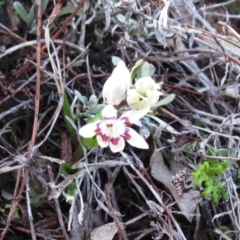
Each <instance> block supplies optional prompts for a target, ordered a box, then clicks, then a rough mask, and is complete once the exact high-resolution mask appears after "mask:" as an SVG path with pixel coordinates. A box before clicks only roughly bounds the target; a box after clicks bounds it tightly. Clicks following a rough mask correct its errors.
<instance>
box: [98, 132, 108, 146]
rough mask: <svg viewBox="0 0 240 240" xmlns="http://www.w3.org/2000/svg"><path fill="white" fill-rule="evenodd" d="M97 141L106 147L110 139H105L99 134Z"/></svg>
mask: <svg viewBox="0 0 240 240" xmlns="http://www.w3.org/2000/svg"><path fill="white" fill-rule="evenodd" d="M97 141H98V144H99V146H100V147H102V148H105V147H107V146H108V145H109V141H108V140H107V141H105V140H103V138H102V136H100V135H98V136H97Z"/></svg>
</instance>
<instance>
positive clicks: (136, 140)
mask: <svg viewBox="0 0 240 240" xmlns="http://www.w3.org/2000/svg"><path fill="white" fill-rule="evenodd" d="M127 134H128V136H130V138H129V137H127V139H126V141H127V142H128V143H129V144H130V145H132V146H133V147H136V148H141V149H148V148H149V146H148V144H147V142H146V141H145V140H144V139H143V137H142V136H141V135H139V134H138V133H137V132H136V131H135V130H133V129H132V128H127Z"/></svg>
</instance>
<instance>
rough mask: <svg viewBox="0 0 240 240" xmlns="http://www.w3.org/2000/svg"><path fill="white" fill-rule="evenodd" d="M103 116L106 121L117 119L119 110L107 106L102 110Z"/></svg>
mask: <svg viewBox="0 0 240 240" xmlns="http://www.w3.org/2000/svg"><path fill="white" fill-rule="evenodd" d="M102 116H103V118H104V120H108V119H112V120H116V119H117V109H115V108H114V107H113V106H112V105H106V106H105V107H104V108H103V110H102Z"/></svg>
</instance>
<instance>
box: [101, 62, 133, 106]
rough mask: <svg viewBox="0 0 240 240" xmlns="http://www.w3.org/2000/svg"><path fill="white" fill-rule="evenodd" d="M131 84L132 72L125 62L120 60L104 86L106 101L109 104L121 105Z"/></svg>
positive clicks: (103, 92)
mask: <svg viewBox="0 0 240 240" xmlns="http://www.w3.org/2000/svg"><path fill="white" fill-rule="evenodd" d="M130 84H131V74H130V72H129V70H128V69H127V67H126V65H125V63H124V62H123V61H120V62H119V63H118V65H117V66H116V67H115V68H114V70H113V72H112V75H111V76H110V77H109V78H108V79H107V81H106V82H105V84H104V86H103V91H102V94H103V99H104V101H105V102H106V103H107V104H111V105H119V104H120V103H121V102H122V101H123V100H125V98H126V94H127V91H128V90H129V89H130Z"/></svg>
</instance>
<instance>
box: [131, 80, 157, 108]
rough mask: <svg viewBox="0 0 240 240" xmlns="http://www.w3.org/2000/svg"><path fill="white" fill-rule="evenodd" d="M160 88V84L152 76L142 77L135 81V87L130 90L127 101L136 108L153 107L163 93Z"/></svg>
mask: <svg viewBox="0 0 240 240" xmlns="http://www.w3.org/2000/svg"><path fill="white" fill-rule="evenodd" d="M158 90H160V86H159V85H158V84H157V83H155V81H154V80H153V79H152V78H151V77H144V78H140V79H139V80H137V82H136V83H135V89H130V90H129V91H128V93H127V103H128V105H129V106H130V107H131V108H134V109H141V108H145V107H152V106H153V105H154V104H156V103H157V102H158V100H159V96H160V95H161V93H160V92H159V91H158Z"/></svg>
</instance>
